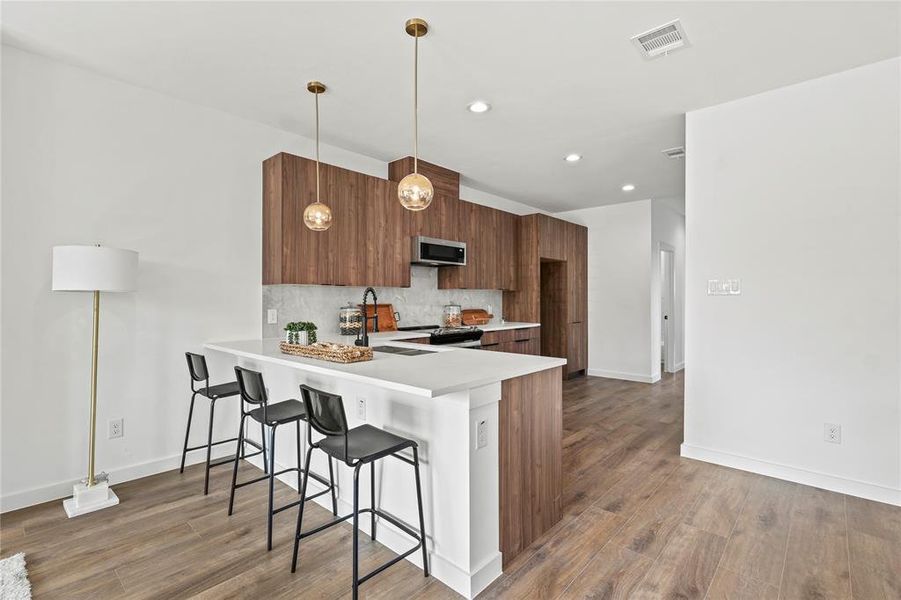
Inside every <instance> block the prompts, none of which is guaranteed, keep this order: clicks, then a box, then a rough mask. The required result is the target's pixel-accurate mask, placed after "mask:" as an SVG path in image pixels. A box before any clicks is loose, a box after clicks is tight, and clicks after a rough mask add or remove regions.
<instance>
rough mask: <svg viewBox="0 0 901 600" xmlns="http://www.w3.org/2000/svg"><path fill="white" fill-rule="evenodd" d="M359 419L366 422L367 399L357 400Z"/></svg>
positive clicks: (360, 398)
mask: <svg viewBox="0 0 901 600" xmlns="http://www.w3.org/2000/svg"><path fill="white" fill-rule="evenodd" d="M357 418H358V419H360V420H361V421H365V420H366V398H362V397H358V398H357Z"/></svg>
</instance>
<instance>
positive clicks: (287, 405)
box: [228, 367, 338, 550]
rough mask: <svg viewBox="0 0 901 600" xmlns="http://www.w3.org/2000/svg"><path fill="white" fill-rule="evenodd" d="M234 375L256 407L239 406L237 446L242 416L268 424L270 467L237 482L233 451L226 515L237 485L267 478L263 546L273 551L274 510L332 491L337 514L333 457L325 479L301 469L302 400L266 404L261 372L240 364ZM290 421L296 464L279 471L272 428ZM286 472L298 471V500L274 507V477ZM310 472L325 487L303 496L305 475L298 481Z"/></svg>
mask: <svg viewBox="0 0 901 600" xmlns="http://www.w3.org/2000/svg"><path fill="white" fill-rule="evenodd" d="M235 375H236V376H237V379H238V382H237V385H238V389H239V390H240V393H241V399H242V400H243V402H246V403H248V404H251V405H256V406H257V408H254V409H251V410H249V411H244V407H243V404H242V407H241V427H240V429H239V430H238V446H239V447H240V446H241V443H242V442H243V441H244V419H246V418H247V417H250V418H251V419H253V420H254V421H257V422H258V423H260V427H261V428H264V427H269V469H268V472H267V474H265V475H263V476H262V477H256V478H254V479H251V480H250V481H244V482H241V483H238V482H237V481H238V461H239V457H238V455H237V454H236V455H235V458H234V469H233V470H232V487H231V494H230V495H229V498H228V514H229V515H231V514H232V511H233V509H234V505H235V489H237V488H239V487H244V486H245V485H250V484H252V483H258V482H260V481H263V480H264V479H268V480H269V520H268V530H267V538H266V540H267V541H266V547H267V550H272V517H273V516H274V515H275V514H276V513H280V512H282V511H283V510H287V509H289V508H291V507H292V506H297V505H298V504H300V506H301V507H303V503H304V501H305V500H312V499H313V498H318V497H319V496H322V495H324V494H328V493H331V495H332V512H333V513H334V514H335V515H337V514H338V498H337V496H336V495H335V477H334V470H333V469H332V459H331V458H329V461H328V481H326V480H325V478H323V477H321V476H319V475H317V474H316V473H311V472H310V471H309V469H310V465H309V463H307V464H306V466H305V468H303V469H301V468H300V422H301V421H306V420H307V410H306V407H305V406H304V404H303V402H300V401H299V400H293V399H292V400H284V401H282V402H276V403H275V404H269V396H268V394H267V392H266V386H265V385H264V384H263V375H262V373H259V372H257V371H251V370H250V369H245V368H243V367H235ZM290 423H294V425H295V428H296V436H297V466H296V467H289V468H287V469H282V470H281V471H276V470H275V431H276V429H277V428H278V426H279V425H287V424H290ZM289 471H297V480H298V486H297V487H298V490H297V493H298V494H300V495H301V498H300V500H296V501H295V502H291V503H290V504H285V505H284V506H279V507H278V508H275V507H274V506H273V492H274V488H275V478H276V476H278V475H281V474H282V473H288V472H289ZM302 474H304V475H310V476H312V477H313V479H315V480H316V481H318V482H319V483H321V484H322V485H324V486H326V489H324V490H323V491H321V492H317V493H315V494H313V495H312V496H307V495H306V487H307V486H306V483H307V477H306V476H304V477H303V484H302V485H301V484H300V481H301V475H302Z"/></svg>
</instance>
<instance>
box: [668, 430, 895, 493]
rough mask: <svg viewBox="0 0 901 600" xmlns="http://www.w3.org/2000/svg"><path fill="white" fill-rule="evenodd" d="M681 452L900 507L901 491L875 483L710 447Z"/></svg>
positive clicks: (686, 455) (689, 447) (686, 449)
mask: <svg viewBox="0 0 901 600" xmlns="http://www.w3.org/2000/svg"><path fill="white" fill-rule="evenodd" d="M680 453H681V455H682V456H683V457H685V458H693V459H695V460H701V461H704V462H709V463H714V464H717V465H723V466H724V467H732V468H734V469H741V470H742V471H750V472H751V473H758V474H760V475H766V476H767V477H775V478H776V479H784V480H785V481H793V482H795V483H801V484H804V485H809V486H812V487H816V488H820V489H824V490H829V491H832V492H839V493H841V494H848V495H849V496H857V497H859V498H866V499H867V500H875V501H876V502H884V503H886V504H894V505H895V506H901V490H899V489H895V488H891V487H887V486H883V485H879V484H876V483H867V482H865V481H857V480H856V479H847V478H844V477H836V476H835V475H829V474H827V473H820V472H818V471H810V470H808V469H802V468H799V467H792V466H789V465H783V464H779V463H773V462H769V461H765V460H759V459H756V458H749V457H747V456H740V455H737V454H730V453H728V452H720V451H718V450H711V449H709V448H701V447H699V446H691V445H689V444H684V443H683V444H682V446H681V451H680Z"/></svg>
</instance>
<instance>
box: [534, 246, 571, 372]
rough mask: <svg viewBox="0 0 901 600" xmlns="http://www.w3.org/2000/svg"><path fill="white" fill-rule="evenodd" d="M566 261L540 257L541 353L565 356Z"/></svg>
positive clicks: (543, 354)
mask: <svg viewBox="0 0 901 600" xmlns="http://www.w3.org/2000/svg"><path fill="white" fill-rule="evenodd" d="M567 298H568V296H567V290H566V261H563V260H548V259H545V258H542V259H541V298H540V301H541V302H540V305H541V355H542V356H557V357H560V358H566V351H567V347H566V340H567V337H566V333H567V332H566V317H567V310H566V309H567V307H566V303H567Z"/></svg>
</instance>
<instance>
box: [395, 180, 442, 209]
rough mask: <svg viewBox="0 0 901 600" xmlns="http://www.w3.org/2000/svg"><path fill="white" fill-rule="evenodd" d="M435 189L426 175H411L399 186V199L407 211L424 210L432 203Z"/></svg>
mask: <svg viewBox="0 0 901 600" xmlns="http://www.w3.org/2000/svg"><path fill="white" fill-rule="evenodd" d="M434 195H435V188H433V187H432V182H431V181H429V178H428V177H426V176H425V175H421V174H419V173H410V174H409V175H407V176H406V177H404V178H403V179H401V180H400V183H399V184H398V185H397V198H398V200H400V203H401V204H403V205H404V208H406V209H407V210H424V209H426V208H428V206H429V204H431V203H432V197H434Z"/></svg>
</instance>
